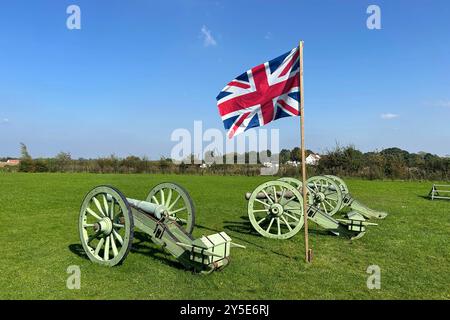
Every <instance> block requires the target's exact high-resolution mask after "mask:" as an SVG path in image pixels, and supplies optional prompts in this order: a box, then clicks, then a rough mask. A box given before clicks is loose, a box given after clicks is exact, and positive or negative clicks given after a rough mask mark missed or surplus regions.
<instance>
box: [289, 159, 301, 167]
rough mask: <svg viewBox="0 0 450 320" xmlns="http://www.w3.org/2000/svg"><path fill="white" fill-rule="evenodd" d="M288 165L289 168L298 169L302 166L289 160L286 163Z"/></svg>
mask: <svg viewBox="0 0 450 320" xmlns="http://www.w3.org/2000/svg"><path fill="white" fill-rule="evenodd" d="M286 164H287V165H288V166H293V167H297V166H298V165H299V164H300V162H298V161H291V160H289V161H286Z"/></svg>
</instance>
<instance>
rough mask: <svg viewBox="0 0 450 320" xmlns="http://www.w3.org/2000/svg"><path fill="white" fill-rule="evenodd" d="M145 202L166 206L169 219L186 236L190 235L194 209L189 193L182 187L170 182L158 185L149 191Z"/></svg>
mask: <svg viewBox="0 0 450 320" xmlns="http://www.w3.org/2000/svg"><path fill="white" fill-rule="evenodd" d="M146 201H148V202H151V203H154V204H158V205H164V206H166V207H167V211H168V212H169V218H170V219H171V220H173V221H175V222H176V223H178V224H179V225H180V226H181V227H182V228H183V229H184V230H185V231H186V232H187V233H188V234H192V231H193V230H194V226H195V207H194V203H193V201H192V198H191V197H190V195H189V193H188V192H187V191H186V189H184V188H183V187H182V186H180V185H178V184H176V183H172V182H163V183H160V184H158V185H156V186H155V187H154V188H153V189H152V190H151V191H150V193H149V194H148V196H147V200H146Z"/></svg>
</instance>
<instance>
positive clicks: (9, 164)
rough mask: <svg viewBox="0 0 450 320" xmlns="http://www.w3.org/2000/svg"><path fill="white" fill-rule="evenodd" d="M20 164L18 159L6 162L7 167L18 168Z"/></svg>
mask: <svg viewBox="0 0 450 320" xmlns="http://www.w3.org/2000/svg"><path fill="white" fill-rule="evenodd" d="M19 164H20V160H18V159H9V160H8V161H6V165H7V166H18V165H19Z"/></svg>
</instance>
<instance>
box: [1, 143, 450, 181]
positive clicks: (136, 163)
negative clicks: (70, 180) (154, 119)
mask: <svg viewBox="0 0 450 320" xmlns="http://www.w3.org/2000/svg"><path fill="white" fill-rule="evenodd" d="M265 153H266V155H268V156H271V154H270V151H265ZM312 153H314V152H313V151H311V150H306V155H307V156H308V155H309V154H312ZM226 157H231V158H232V159H233V160H234V163H237V162H238V159H240V161H241V164H228V163H227V161H225V158H226ZM255 157H256V159H257V160H258V162H260V161H261V162H262V159H264V158H263V157H261V158H260V156H259V154H257V153H256V154H252V152H247V153H245V154H237V153H234V154H228V155H223V156H222V160H223V161H215V162H212V163H210V162H208V164H205V161H196V164H194V163H195V162H194V160H195V157H194V156H193V155H191V157H190V158H189V159H186V161H184V162H181V163H174V162H173V161H172V160H171V159H170V158H160V159H158V160H150V159H148V158H146V157H137V156H128V157H125V158H119V157H117V156H115V155H111V156H109V157H103V158H97V159H83V158H80V159H72V156H71V154H70V153H68V152H60V153H59V154H57V155H56V156H55V157H53V158H37V159H33V158H32V157H31V155H30V154H29V153H28V150H27V147H26V146H25V144H21V158H20V160H21V161H20V165H19V166H18V167H6V168H2V170H8V171H19V172H85V173H123V174H126V173H163V174H165V173H167V174H212V175H247V176H256V175H260V172H261V167H262V164H260V163H259V164H249V162H250V161H249V160H250V159H255ZM205 158H208V157H205ZM210 158H211V155H210ZM278 158H279V167H277V169H278V171H277V175H279V176H299V171H300V167H299V166H295V163H298V162H300V161H301V150H300V148H294V149H292V150H289V149H283V150H281V151H280V153H279V154H278ZM5 159H9V158H5ZM5 159H3V160H5ZM215 159H217V157H216V158H215ZM3 160H2V159H0V161H3ZM202 162H203V164H202V165H201V163H202ZM220 162H221V163H220ZM199 163H200V164H199ZM222 163H223V164H222ZM307 170H308V175H309V176H311V175H319V174H334V175H338V176H342V177H360V178H364V179H403V180H450V157H440V156H437V155H433V154H431V153H426V152H419V153H409V152H408V151H405V150H402V149H400V148H388V149H384V150H381V151H374V152H366V153H363V152H361V151H359V150H357V149H356V148H355V147H354V146H351V145H350V146H346V147H340V146H336V147H335V148H334V149H332V150H328V151H327V152H325V154H323V155H321V158H320V160H319V162H318V163H317V165H315V166H312V165H309V166H307Z"/></svg>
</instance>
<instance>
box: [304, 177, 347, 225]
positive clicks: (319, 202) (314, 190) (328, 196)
mask: <svg viewBox="0 0 450 320" xmlns="http://www.w3.org/2000/svg"><path fill="white" fill-rule="evenodd" d="M306 185H307V186H308V191H309V193H310V194H312V195H313V199H314V200H313V203H314V205H315V206H316V207H317V208H319V209H320V210H321V211H322V212H324V213H325V214H327V215H329V216H332V215H334V214H335V213H336V212H338V211H339V210H340V209H341V208H342V201H343V195H342V190H341V188H340V186H339V185H338V184H337V183H336V182H335V181H334V180H333V179H331V178H329V177H326V176H315V177H311V178H309V179H308V180H307V181H306ZM319 195H320V196H324V198H323V199H319Z"/></svg>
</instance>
